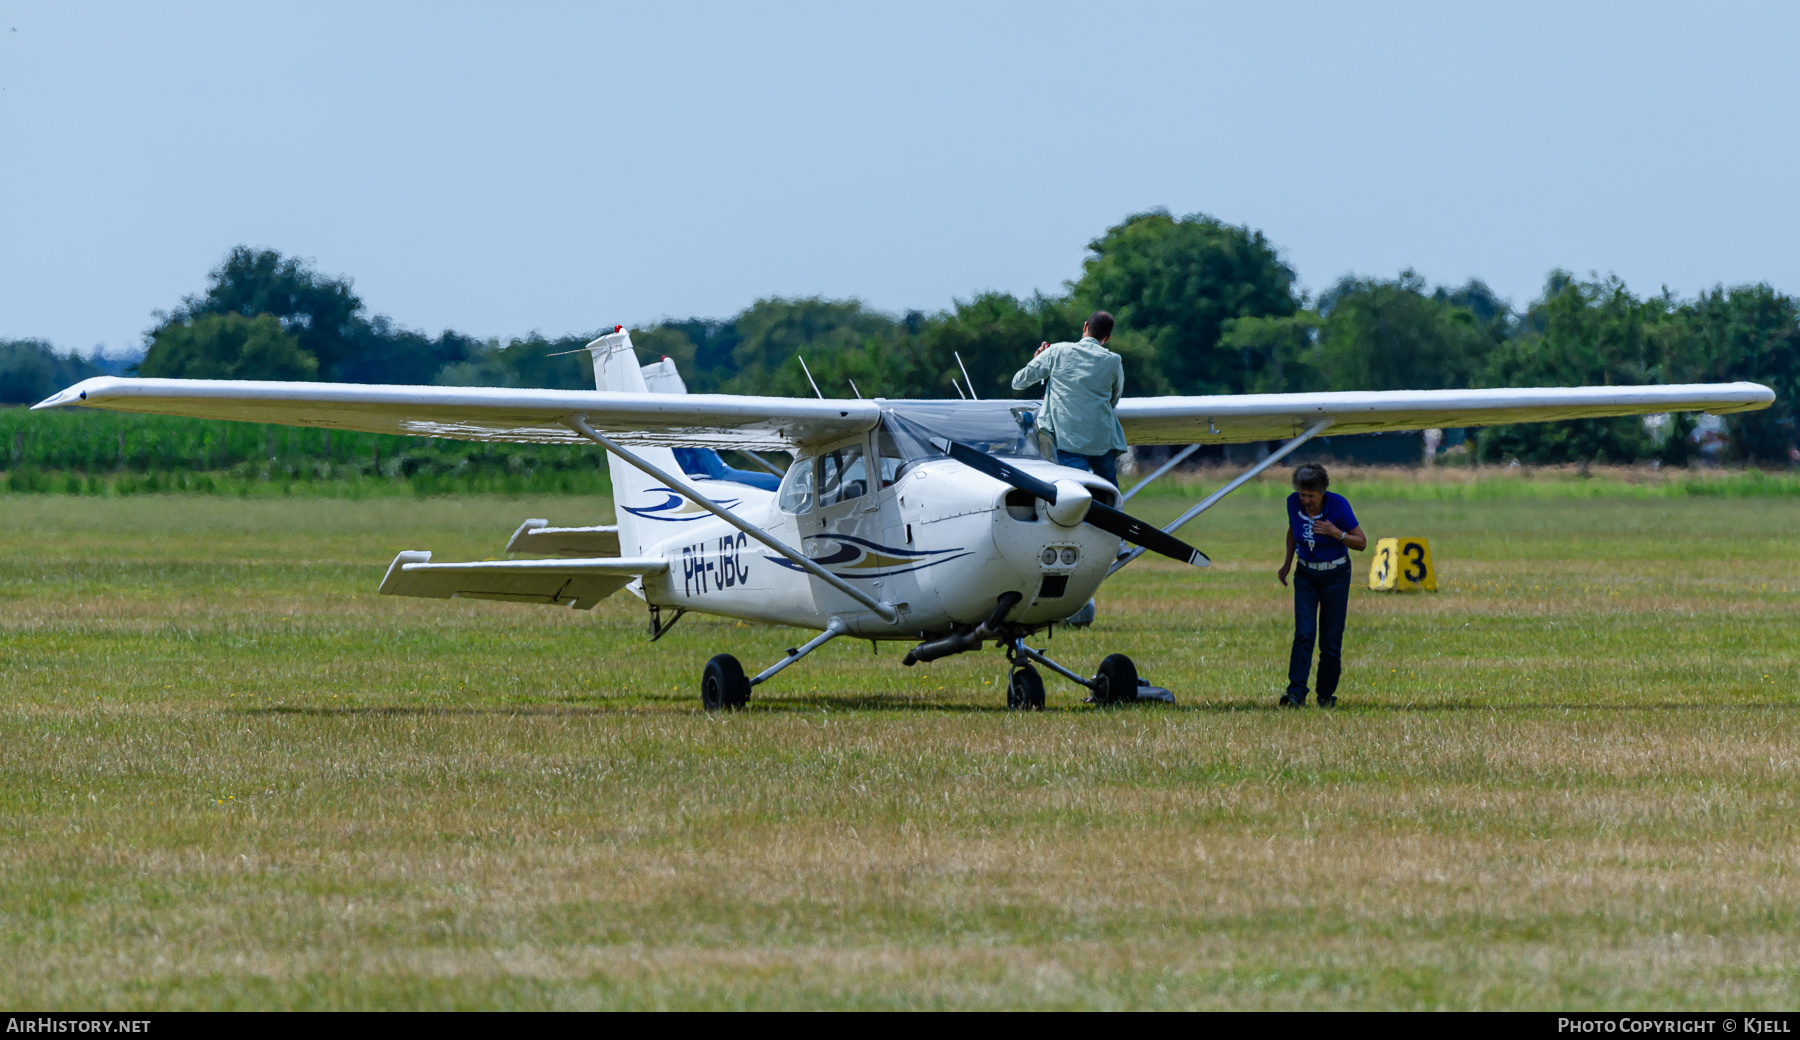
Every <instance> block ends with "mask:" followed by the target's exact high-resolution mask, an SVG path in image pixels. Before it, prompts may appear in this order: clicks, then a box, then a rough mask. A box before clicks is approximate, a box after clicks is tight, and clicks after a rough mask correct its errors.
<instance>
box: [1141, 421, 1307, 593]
mask: <svg viewBox="0 0 1800 1040" xmlns="http://www.w3.org/2000/svg"><path fill="white" fill-rule="evenodd" d="M1330 428H1331V420H1330V419H1320V420H1318V421H1316V422H1312V423H1309V424H1307V427H1306V429H1304V430H1301V431H1300V435H1299V436H1297V437H1295V438H1294V439H1292V440H1290V441H1288V442H1287V443H1286V444H1283V445H1282V446H1281V447H1279V448H1276V449H1275V450H1274V451H1272V452H1270V453H1269V457H1268V458H1266V459H1264V460H1262V461H1261V462H1259V463H1257V464H1256V465H1254V466H1251V467H1250V468H1249V469H1247V470H1245V471H1244V472H1242V473H1239V474H1238V475H1237V477H1235V478H1234V479H1233V480H1232V481H1231V483H1229V484H1227V485H1225V486H1224V487H1222V488H1220V489H1219V490H1217V491H1215V492H1213V493H1212V494H1210V495H1207V496H1206V497H1205V498H1203V499H1201V500H1200V502H1199V504H1198V505H1196V506H1194V508H1192V509H1190V510H1188V511H1187V512H1185V513H1183V514H1181V515H1180V516H1178V517H1176V518H1175V522H1174V523H1172V524H1170V525H1169V526H1167V527H1165V528H1163V533H1164V534H1174V533H1175V532H1176V531H1179V530H1181V529H1182V528H1183V527H1185V526H1187V524H1188V522H1189V521H1191V520H1193V519H1194V517H1197V516H1199V515H1200V514H1201V513H1204V512H1206V511H1207V510H1208V509H1211V508H1212V507H1213V506H1215V505H1218V504H1219V500H1220V499H1221V498H1224V497H1225V496H1226V495H1229V494H1231V493H1232V492H1233V491H1236V490H1237V489H1238V488H1241V487H1243V486H1244V485H1245V484H1247V483H1249V482H1250V481H1251V480H1252V479H1254V478H1255V477H1256V475H1257V474H1258V473H1261V472H1262V471H1263V470H1265V469H1268V468H1269V467H1270V466H1273V465H1275V464H1276V463H1277V462H1280V461H1281V460H1282V459H1285V458H1287V457H1288V456H1289V455H1290V454H1292V453H1293V451H1294V449H1295V448H1298V447H1299V446H1300V445H1302V444H1305V443H1306V442H1307V441H1310V440H1312V439H1313V438H1314V437H1317V436H1318V435H1319V434H1321V433H1324V432H1325V431H1326V430H1328V429H1330ZM1133 490H1136V489H1135V488H1134V489H1133ZM1142 555H1144V547H1143V546H1141V545H1139V546H1136V547H1134V548H1133V549H1132V550H1131V551H1130V552H1128V553H1126V554H1124V555H1123V556H1120V557H1119V562H1117V563H1115V564H1113V565H1112V570H1109V571H1107V572H1106V576H1107V577H1109V578H1110V577H1112V576H1113V575H1115V574H1117V573H1119V568H1121V567H1123V566H1125V565H1126V564H1128V563H1130V562H1131V561H1132V560H1135V559H1137V558H1138V557H1140V556H1142Z"/></svg>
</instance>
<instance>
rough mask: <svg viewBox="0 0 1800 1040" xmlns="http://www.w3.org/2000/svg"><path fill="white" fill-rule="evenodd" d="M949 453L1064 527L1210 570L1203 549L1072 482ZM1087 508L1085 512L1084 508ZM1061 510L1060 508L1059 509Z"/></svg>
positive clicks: (970, 452) (956, 450) (951, 448)
mask: <svg viewBox="0 0 1800 1040" xmlns="http://www.w3.org/2000/svg"><path fill="white" fill-rule="evenodd" d="M945 443H947V444H948V448H947V450H946V454H948V455H949V456H950V457H951V458H953V459H955V460H956V461H958V462H960V463H962V464H963V465H965V466H967V467H969V468H970V469H972V470H975V471H976V472H978V473H985V474H987V475H988V476H990V477H993V478H994V479H995V480H998V481H1000V482H1001V483H1003V484H1010V485H1012V486H1013V487H1016V488H1018V489H1019V490H1020V491H1023V492H1025V493H1026V494H1029V495H1032V496H1034V497H1036V498H1040V499H1042V500H1044V501H1045V502H1046V503H1048V504H1049V507H1050V508H1049V509H1048V510H1047V511H1048V512H1049V514H1050V518H1051V519H1052V520H1054V521H1056V522H1057V523H1059V524H1062V525H1063V526H1064V527H1073V526H1075V525H1076V524H1078V523H1081V522H1083V521H1085V522H1087V523H1090V524H1093V525H1094V526H1095V527H1098V528H1099V529H1100V530H1102V531H1105V532H1106V533H1107V534H1110V535H1116V536H1118V537H1119V538H1121V539H1123V540H1125V541H1127V542H1130V543H1132V544H1133V545H1141V546H1143V547H1144V548H1146V549H1148V550H1150V551H1151V552H1154V553H1161V554H1162V555H1164V556H1167V557H1168V558H1170V559H1171V560H1180V561H1181V562H1182V563H1186V564H1190V565H1192V566H1195V567H1207V566H1210V565H1211V564H1212V560H1211V559H1210V558H1208V557H1207V555H1206V554H1205V553H1203V552H1201V551H1200V550H1198V549H1196V548H1194V547H1193V546H1191V545H1189V544H1188V543H1186V542H1184V541H1182V540H1181V539H1179V538H1177V537H1175V536H1174V535H1172V534H1167V533H1165V532H1164V531H1163V530H1162V529H1160V528H1158V527H1156V526H1155V525H1153V524H1150V523H1146V522H1145V521H1143V520H1139V519H1138V518H1137V517H1135V516H1132V515H1130V514H1129V513H1125V512H1122V511H1120V510H1117V509H1114V508H1113V507H1111V506H1103V505H1101V504H1100V503H1098V502H1095V501H1094V500H1093V498H1092V496H1091V495H1089V493H1088V490H1087V488H1085V487H1083V486H1081V485H1080V484H1077V483H1075V482H1074V481H1072V480H1059V481H1057V482H1056V483H1054V484H1052V483H1050V482H1049V481H1047V480H1043V479H1041V478H1038V477H1034V476H1032V475H1031V474H1029V473H1027V472H1025V471H1024V470H1022V469H1020V468H1019V467H1017V466H1014V465H1013V464H1012V463H1010V462H1007V461H1006V460H1005V459H1001V458H997V457H995V456H993V455H989V454H988V453H987V452H985V451H982V450H980V449H978V448H971V447H969V446H968V445H967V444H959V443H957V442H956V441H947V442H945ZM1084 506H1085V507H1086V508H1085V509H1084V508H1083V507H1084ZM1059 507H1060V508H1059Z"/></svg>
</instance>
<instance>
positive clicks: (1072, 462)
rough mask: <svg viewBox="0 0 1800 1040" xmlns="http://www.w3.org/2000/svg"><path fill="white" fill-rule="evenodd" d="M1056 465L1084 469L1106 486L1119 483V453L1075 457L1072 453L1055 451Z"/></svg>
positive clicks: (1110, 452)
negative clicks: (1103, 480)
mask: <svg viewBox="0 0 1800 1040" xmlns="http://www.w3.org/2000/svg"><path fill="white" fill-rule="evenodd" d="M1056 464H1057V465H1059V466H1067V467H1069V468H1070V469H1085V470H1087V471H1088V472H1089V473H1092V474H1093V475H1094V476H1096V477H1101V478H1104V479H1105V480H1106V482H1107V483H1108V484H1112V485H1114V486H1117V485H1118V483H1119V453H1118V452H1116V451H1109V452H1107V453H1106V454H1104V455H1077V454H1075V453H1074V452H1072V451H1064V450H1062V449H1061V448H1058V449H1056Z"/></svg>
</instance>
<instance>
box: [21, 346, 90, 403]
mask: <svg viewBox="0 0 1800 1040" xmlns="http://www.w3.org/2000/svg"><path fill="white" fill-rule="evenodd" d="M100 374H101V372H100V368H99V366H97V365H95V364H94V363H93V362H91V361H89V360H87V359H86V358H84V357H81V356H80V355H78V354H74V353H70V354H59V353H57V352H56V348H54V347H52V346H51V345H50V344H48V343H46V342H44V341H43V340H40V339H16V340H0V403H5V404H35V403H37V402H38V401H42V400H43V399H44V398H46V397H49V396H50V395H51V394H53V393H55V392H56V391H58V390H61V389H62V388H63V387H65V386H69V385H70V384H73V383H79V382H81V381H82V380H83V379H86V378H88V377H89V376H97V375H100Z"/></svg>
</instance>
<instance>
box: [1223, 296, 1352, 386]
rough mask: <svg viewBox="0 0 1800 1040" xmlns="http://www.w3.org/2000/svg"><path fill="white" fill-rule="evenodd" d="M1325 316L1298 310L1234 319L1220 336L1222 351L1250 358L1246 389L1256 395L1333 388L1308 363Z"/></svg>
mask: <svg viewBox="0 0 1800 1040" xmlns="http://www.w3.org/2000/svg"><path fill="white" fill-rule="evenodd" d="M1321 323H1322V319H1321V318H1320V317H1319V315H1318V314H1317V312H1314V311H1299V312H1298V313H1295V314H1290V315H1286V316H1284V317H1267V318H1233V319H1231V320H1230V321H1228V322H1226V323H1225V328H1224V333H1223V335H1221V336H1220V338H1219V346H1220V348H1221V349H1223V350H1229V351H1233V352H1235V353H1236V354H1237V355H1238V356H1239V357H1242V358H1246V359H1249V360H1248V362H1247V364H1246V369H1247V371H1248V372H1249V373H1250V374H1249V375H1248V376H1247V378H1246V384H1245V386H1244V389H1245V391H1247V392H1249V393H1255V394H1291V393H1303V392H1306V391H1311V390H1329V389H1334V388H1333V387H1331V386H1329V385H1327V383H1326V381H1325V377H1324V376H1323V375H1321V374H1320V373H1319V371H1318V370H1317V369H1315V368H1314V367H1313V366H1312V365H1310V364H1309V363H1308V361H1309V359H1310V357H1311V355H1312V352H1313V349H1314V346H1315V344H1316V343H1317V342H1318V337H1319V326H1320V324H1321Z"/></svg>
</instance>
